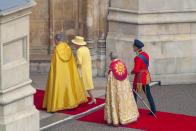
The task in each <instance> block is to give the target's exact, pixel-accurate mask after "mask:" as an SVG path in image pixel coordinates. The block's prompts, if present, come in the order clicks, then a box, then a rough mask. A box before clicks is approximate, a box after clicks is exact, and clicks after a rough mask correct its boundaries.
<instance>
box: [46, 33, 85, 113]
mask: <svg viewBox="0 0 196 131" xmlns="http://www.w3.org/2000/svg"><path fill="white" fill-rule="evenodd" d="M63 41H64V36H63V35H62V34H57V35H56V36H55V43H56V47H55V49H54V54H53V56H52V60H51V66H50V72H49V75H48V81H47V86H46V91H45V96H44V104H43V107H44V108H47V111H48V112H56V111H59V110H64V109H72V108H75V107H77V106H78V105H79V104H81V103H84V102H86V101H87V97H86V94H85V89H84V86H83V83H82V80H81V79H80V76H79V73H78V70H77V66H76V63H75V59H74V56H73V54H72V50H71V48H70V47H69V45H68V44H67V43H65V42H63Z"/></svg>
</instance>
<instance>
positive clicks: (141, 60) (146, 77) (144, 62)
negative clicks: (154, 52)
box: [131, 40, 156, 115]
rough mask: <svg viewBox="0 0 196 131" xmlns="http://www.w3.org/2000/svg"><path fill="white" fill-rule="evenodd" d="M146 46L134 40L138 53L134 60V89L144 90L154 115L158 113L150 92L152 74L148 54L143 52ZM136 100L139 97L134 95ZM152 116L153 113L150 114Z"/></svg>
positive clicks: (135, 49)
mask: <svg viewBox="0 0 196 131" xmlns="http://www.w3.org/2000/svg"><path fill="white" fill-rule="evenodd" d="M143 47H144V44H143V43H142V42H141V41H139V40H134V44H133V50H134V52H136V53H137V56H136V57H135V58H134V68H133V70H132V72H131V74H134V75H135V77H134V82H133V87H134V89H135V90H136V91H140V90H143V91H144V92H145V94H146V96H147V99H148V102H149V104H150V107H151V110H152V111H153V113H156V107H155V104H154V100H153V97H152V95H151V92H150V86H149V84H150V81H151V78H150V73H149V70H148V66H149V56H148V54H147V53H146V52H144V51H142V48H143ZM134 96H135V100H136V101H137V95H136V94H135V93H134ZM149 114H150V115H152V113H149Z"/></svg>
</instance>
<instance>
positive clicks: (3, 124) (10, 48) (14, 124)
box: [0, 1, 39, 131]
mask: <svg viewBox="0 0 196 131" xmlns="http://www.w3.org/2000/svg"><path fill="white" fill-rule="evenodd" d="M6 2H8V3H7V5H9V8H8V9H6V5H5V6H4V9H2V10H0V131H38V130H39V112H38V111H37V110H36V109H35V106H34V104H33V94H34V93H35V89H34V88H33V87H32V86H31V80H30V78H29V15H30V13H31V12H30V8H31V7H32V6H33V5H35V3H34V2H33V1H24V2H22V1H20V2H21V5H20V3H14V2H10V3H9V1H6ZM3 3H4V2H3ZM3 3H0V4H3ZM12 4H13V5H12ZM1 7H2V6H1ZM12 7H13V8H12Z"/></svg>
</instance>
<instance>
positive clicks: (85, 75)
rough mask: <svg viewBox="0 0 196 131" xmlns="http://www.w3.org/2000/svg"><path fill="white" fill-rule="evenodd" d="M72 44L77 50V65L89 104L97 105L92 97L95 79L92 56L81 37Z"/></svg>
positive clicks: (77, 37)
mask: <svg viewBox="0 0 196 131" xmlns="http://www.w3.org/2000/svg"><path fill="white" fill-rule="evenodd" d="M72 43H73V44H74V45H75V46H76V48H77V64H78V68H79V70H80V72H81V77H82V80H83V83H84V87H85V89H86V90H87V92H88V94H89V96H90V97H91V101H90V102H89V104H93V103H96V99H95V98H94V97H93V95H92V89H94V85H93V78H92V62H91V55H90V51H89V49H88V47H86V46H85V45H86V42H85V41H84V38H83V37H81V36H76V37H75V38H74V39H73V40H72Z"/></svg>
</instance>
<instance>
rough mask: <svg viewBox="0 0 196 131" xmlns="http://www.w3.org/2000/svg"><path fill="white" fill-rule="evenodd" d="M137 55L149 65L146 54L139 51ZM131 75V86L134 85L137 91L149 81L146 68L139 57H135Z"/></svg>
mask: <svg viewBox="0 0 196 131" xmlns="http://www.w3.org/2000/svg"><path fill="white" fill-rule="evenodd" d="M139 53H140V54H142V55H143V56H144V57H145V58H146V60H147V61H148V63H149V56H148V54H147V53H146V52H144V51H141V52H139ZM132 73H134V74H135V77H134V82H133V84H134V87H135V89H137V90H140V89H141V88H142V86H145V85H147V84H149V83H150V81H151V78H150V73H149V70H148V66H147V65H146V64H145V62H144V61H143V60H142V59H141V58H140V57H139V56H136V57H135V58H134V68H133V70H132Z"/></svg>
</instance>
